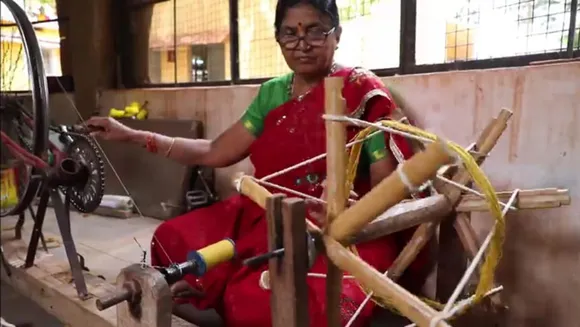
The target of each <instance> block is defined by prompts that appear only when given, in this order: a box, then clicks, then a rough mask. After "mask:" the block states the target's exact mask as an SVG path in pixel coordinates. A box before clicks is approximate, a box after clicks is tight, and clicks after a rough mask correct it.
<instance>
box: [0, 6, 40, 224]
mask: <svg viewBox="0 0 580 327" xmlns="http://www.w3.org/2000/svg"><path fill="white" fill-rule="evenodd" d="M0 2H1V3H2V4H4V5H5V6H6V8H7V9H8V11H9V12H10V13H11V14H12V17H14V21H15V23H16V26H17V28H18V31H19V33H20V36H21V41H22V47H23V48H24V53H25V57H26V64H27V67H28V74H29V78H30V85H31V98H32V106H31V107H32V108H31V110H30V111H29V112H26V109H25V108H23V107H19V109H18V110H19V111H20V112H19V114H20V115H16V117H14V115H12V117H13V118H15V120H14V121H16V122H17V123H18V124H27V126H22V127H23V129H29V130H30V133H29V135H28V136H29V138H28V137H26V138H27V139H28V141H29V144H27V146H25V147H23V148H24V149H25V150H27V151H28V150H31V153H32V154H34V155H35V156H38V157H42V156H43V155H44V154H45V153H46V150H47V147H48V117H49V106H48V86H47V80H46V73H45V70H44V62H43V59H42V52H41V50H40V46H39V44H38V39H37V37H36V32H35V31H34V27H33V26H32V24H31V23H30V20H29V19H28V16H27V15H26V12H25V11H24V9H22V8H21V7H20V6H19V5H18V4H17V3H16V2H14V0H0ZM8 109H10V108H3V110H2V111H3V113H4V112H7V111H9V110H8ZM12 109H14V108H12ZM18 110H17V111H18ZM26 119H28V121H27V122H25V120H26ZM18 133H20V132H18ZM18 137H19V138H20V137H23V135H21V134H18ZM20 141H22V140H20ZM20 143H22V142H20ZM35 173H37V172H36V171H35V169H34V168H30V167H29V168H28V172H27V175H28V177H29V178H28V181H25V182H24V183H23V184H25V185H18V186H19V188H21V189H22V191H19V192H18V193H19V196H18V203H17V204H16V205H14V206H11V207H10V208H8V209H6V210H4V209H2V211H1V212H0V216H8V215H15V214H19V213H20V212H22V211H23V210H25V209H26V208H27V207H28V206H29V205H30V203H31V202H32V200H33V199H34V197H35V196H36V194H37V192H38V188H39V186H40V182H41V180H40V179H37V178H32V176H33V175H34V174H35Z"/></svg>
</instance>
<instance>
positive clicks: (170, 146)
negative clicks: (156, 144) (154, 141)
mask: <svg viewBox="0 0 580 327" xmlns="http://www.w3.org/2000/svg"><path fill="white" fill-rule="evenodd" d="M174 144H175V137H172V138H171V144H170V145H169V149H167V152H165V157H166V158H169V154H171V149H173V145H174Z"/></svg>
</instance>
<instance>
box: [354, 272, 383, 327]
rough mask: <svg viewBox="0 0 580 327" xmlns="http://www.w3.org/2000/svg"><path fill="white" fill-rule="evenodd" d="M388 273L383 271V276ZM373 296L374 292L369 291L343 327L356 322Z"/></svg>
mask: <svg viewBox="0 0 580 327" xmlns="http://www.w3.org/2000/svg"><path fill="white" fill-rule="evenodd" d="M388 273H389V271H388V270H387V271H385V272H384V273H383V276H387V274H388ZM374 294H375V292H373V291H370V292H369V294H367V296H366V297H365V299H364V300H363V301H362V302H361V304H360V305H359V306H358V308H356V311H355V312H354V313H353V314H352V317H350V319H349V320H348V322H347V323H346V326H344V327H350V326H351V325H352V324H354V321H355V320H356V318H358V316H359V315H360V313H361V312H362V310H363V309H364V307H365V305H367V303H368V302H369V301H370V300H371V298H372V297H373V295H374Z"/></svg>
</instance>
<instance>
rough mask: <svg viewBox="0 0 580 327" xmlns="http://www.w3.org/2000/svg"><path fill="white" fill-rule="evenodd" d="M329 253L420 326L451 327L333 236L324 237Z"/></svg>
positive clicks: (338, 264)
mask: <svg viewBox="0 0 580 327" xmlns="http://www.w3.org/2000/svg"><path fill="white" fill-rule="evenodd" d="M323 242H324V245H325V247H326V255H327V256H328V258H329V259H330V260H332V262H334V263H335V264H336V265H337V266H339V267H340V268H341V269H342V270H344V271H346V272H348V273H350V274H351V275H352V276H354V277H355V278H356V280H357V281H358V282H359V283H361V285H363V286H364V287H366V288H368V289H371V290H372V291H373V293H374V295H375V296H377V297H379V298H381V299H382V300H383V301H384V302H385V303H389V304H391V305H393V306H394V307H395V308H396V309H397V310H398V311H399V312H401V314H403V315H404V316H405V317H407V318H409V319H410V320H412V321H413V322H414V323H416V324H417V325H418V326H419V327H450V325H449V324H448V323H447V322H445V321H444V320H440V321H438V322H437V323H433V324H431V321H433V320H434V319H435V318H436V317H437V316H438V312H437V311H435V309H433V308H431V307H429V306H428V305H427V304H425V303H424V302H423V301H421V300H420V299H419V298H417V297H416V296H414V295H413V294H411V293H409V291H407V290H405V289H404V288H403V287H401V286H399V285H397V284H396V283H395V282H393V281H392V280H391V279H390V278H387V277H385V276H384V275H383V274H382V273H380V272H379V271H377V270H376V269H375V268H373V267H372V266H370V265H369V264H368V263H366V262H364V261H363V260H362V259H361V258H359V257H358V256H356V255H355V254H354V253H352V252H350V251H349V250H348V249H346V248H345V247H344V246H342V245H341V244H340V243H338V242H337V241H336V240H334V239H333V238H331V237H330V236H326V235H325V236H323Z"/></svg>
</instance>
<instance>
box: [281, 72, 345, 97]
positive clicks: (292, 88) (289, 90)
mask: <svg viewBox="0 0 580 327" xmlns="http://www.w3.org/2000/svg"><path fill="white" fill-rule="evenodd" d="M337 68H338V65H337V64H336V63H333V64H332V65H331V66H330V70H329V71H328V74H326V75H325V76H329V75H332V74H334V73H335V72H336V70H337ZM310 90H311V88H310V89H308V90H307V91H306V92H304V93H302V94H300V95H298V96H296V99H297V100H298V101H302V99H303V98H304V97H305V96H306V95H307V94H308V93H310ZM292 94H294V74H292V79H291V80H290V84H288V97H289V98H290V99H291V98H292Z"/></svg>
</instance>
